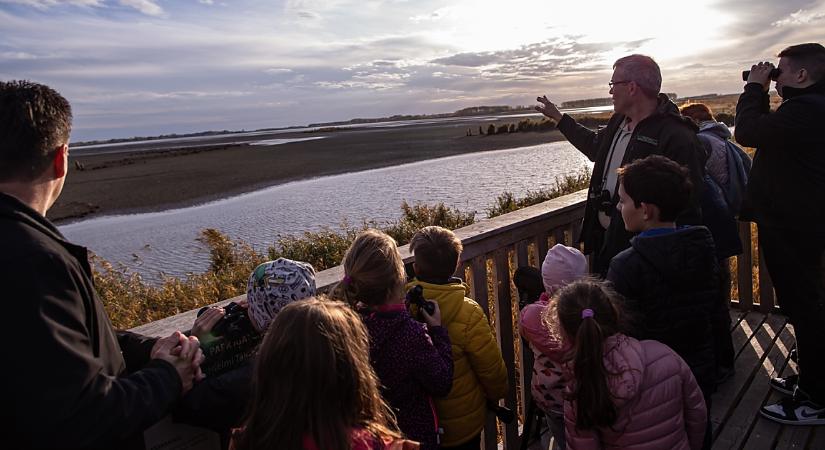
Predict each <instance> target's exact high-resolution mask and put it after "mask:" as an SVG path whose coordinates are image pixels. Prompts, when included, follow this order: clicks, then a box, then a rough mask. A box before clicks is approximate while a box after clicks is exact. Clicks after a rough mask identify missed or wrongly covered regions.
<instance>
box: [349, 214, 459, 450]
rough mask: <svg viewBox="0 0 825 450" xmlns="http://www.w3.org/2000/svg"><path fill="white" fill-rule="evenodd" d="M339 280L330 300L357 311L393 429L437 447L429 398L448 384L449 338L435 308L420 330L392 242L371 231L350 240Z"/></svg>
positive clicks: (424, 445)
mask: <svg viewBox="0 0 825 450" xmlns="http://www.w3.org/2000/svg"><path fill="white" fill-rule="evenodd" d="M342 266H343V268H344V278H343V280H342V281H341V282H340V283H338V284H337V285H336V287H335V289H334V290H333V296H335V297H336V298H340V299H343V300H345V301H347V302H348V303H349V304H350V305H351V306H352V307H353V308H354V309H355V310H357V311H358V312H359V313H360V315H361V318H362V320H363V321H364V324H365V325H366V327H367V330H368V331H369V336H370V362H371V363H372V366H373V368H374V369H375V372H376V373H377V374H378V378H379V379H380V380H381V388H382V393H383V394H384V397H385V398H386V399H387V401H388V402H389V404H390V406H391V407H392V409H393V410H394V411H395V415H396V417H397V418H398V426H399V428H401V431H402V432H403V433H404V434H405V436H407V437H408V438H410V439H412V440H415V441H418V442H420V443H421V448H422V449H437V448H439V428H440V427H439V424H438V416H437V414H436V411H435V408H434V404H433V401H432V397H442V396H444V395H446V394H447V393H448V392H449V391H450V388H451V386H452V380H453V360H452V353H451V350H450V349H451V347H450V337H449V336H448V335H447V330H446V329H445V328H444V327H442V326H441V311H440V309H439V308H438V305H434V306H435V308H434V310H433V312H432V314H427V313H426V312H423V313H422V314H423V317H424V320H425V322H426V327H425V326H424V325H423V324H421V323H419V322H418V321H416V320H415V319H413V318H412V316H410V313H409V312H408V311H407V308H406V306H405V304H404V282H405V281H406V272H405V271H404V262H403V261H402V260H401V255H400V254H399V253H398V247H397V245H396V243H395V240H394V239H393V238H391V237H390V236H388V235H387V234H385V233H382V232H380V231H377V230H366V231H364V232H362V233H361V234H359V235H358V237H356V239H355V241H354V242H353V243H352V245H351V246H350V248H349V249H348V250H347V253H346V255H345V256H344V261H343V263H342Z"/></svg>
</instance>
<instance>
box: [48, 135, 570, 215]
mask: <svg viewBox="0 0 825 450" xmlns="http://www.w3.org/2000/svg"><path fill="white" fill-rule="evenodd" d="M516 122H517V121H516ZM491 123H494V124H502V123H512V120H507V119H501V120H496V121H489V120H486V121H467V122H463V123H443V124H438V123H436V124H425V125H414V126H407V127H397V128H364V129H349V130H346V131H335V132H323V131H319V132H314V133H306V132H296V133H289V134H285V133H278V134H277V137H278V138H306V137H314V136H317V137H323V139H316V140H307V141H301V142H291V143H288V144H281V145H249V144H246V143H243V144H237V143H231V144H222V143H220V142H216V143H205V144H204V145H203V146H199V147H194V148H193V147H185V148H177V149H175V148H166V149H164V148H156V147H149V148H146V149H140V150H135V151H130V152H118V153H108V154H107V153H97V154H94V155H84V154H83V153H82V152H76V153H73V154H70V169H69V174H68V177H67V180H66V184H65V186H64V189H63V193H62V195H61V196H60V198H59V199H58V201H57V202H56V203H55V205H54V206H53V207H52V208H51V209H50V210H49V214H48V217H49V219H51V220H52V221H54V222H55V223H56V224H58V225H65V224H68V223H72V222H76V221H79V220H83V219H89V218H93V217H100V216H107V215H116V214H134V213H145V212H158V211H164V210H168V209H174V208H181V207H187V206H194V205H198V204H202V203H206V202H209V201H214V200H219V199H223V198H227V197H232V196H236V195H240V194H244V193H248V192H253V191H256V190H260V189H263V188H267V187H271V186H276V185H279V184H284V183H288V182H292V181H299V180H305V179H310V178H316V177H322V176H330V175H337V174H342V173H348V172H356V171H362V170H369V169H377V168H382V167H389V166H395V165H399V164H406V163H410V162H416V161H423V160H428V159H434V158H440V157H446V156H454V155H460V154H467V153H476V152H484V151H492V150H502V149H507V148H516V147H524V146H530V145H537V144H542V143H548V142H554V141H559V140H563V139H564V137H563V136H562V135H561V133H560V132H558V131H557V130H553V131H549V132H518V133H510V134H501V135H493V136H488V135H484V136H479V135H478V134H477V133H478V128H479V126H481V127H483V128H484V129H485V130H486V128H487V126H488V125H489V124H491ZM468 130H472V132H473V135H472V136H467V135H466V133H467V131H468ZM270 138H271V136H260V140H266V139H270Z"/></svg>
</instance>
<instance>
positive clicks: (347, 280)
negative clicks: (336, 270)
mask: <svg viewBox="0 0 825 450" xmlns="http://www.w3.org/2000/svg"><path fill="white" fill-rule="evenodd" d="M341 281H342V282H343V283H346V284H349V282H350V281H352V278H351V277H350V276H349V275H344V279H343V280H341Z"/></svg>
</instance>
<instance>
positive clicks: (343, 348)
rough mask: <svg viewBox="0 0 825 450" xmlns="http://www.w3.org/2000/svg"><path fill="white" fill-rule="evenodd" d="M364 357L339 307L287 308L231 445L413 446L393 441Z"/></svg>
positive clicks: (361, 341) (356, 323)
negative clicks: (248, 406) (244, 415)
mask: <svg viewBox="0 0 825 450" xmlns="http://www.w3.org/2000/svg"><path fill="white" fill-rule="evenodd" d="M368 356H369V338H368V337H367V332H366V330H365V328H364V325H363V324H362V323H361V320H360V319H359V318H358V315H357V314H355V313H354V312H353V311H352V310H351V309H350V308H349V307H348V306H347V305H346V304H344V303H342V302H335V301H331V300H329V299H324V298H311V299H308V300H302V301H297V302H294V303H290V304H289V305H287V306H286V307H284V308H283V309H282V310H280V312H279V314H278V315H277V317H275V320H274V322H273V323H272V326H271V327H270V328H269V331H267V333H266V337H265V338H264V341H263V343H262V344H261V349H260V352H259V353H258V355H257V359H256V362H255V371H254V375H253V379H252V393H253V395H252V396H251V405H250V408H249V410H248V412H247V415H246V418H245V420H244V422H243V426H242V428H240V429H238V430H236V431H235V433H234V435H233V438H232V443H231V445H230V448H233V449H235V450H250V449H262V448H278V449H285V450H319V449H323V450H375V449H393V450H395V449H401V448H416V447H415V446H413V447H410V446H408V445H405V443H404V442H403V441H402V440H400V439H399V438H400V433H399V432H398V429H397V427H396V424H395V420H394V418H393V415H392V412H391V411H390V410H389V407H388V406H387V405H386V403H384V401H383V399H382V398H381V395H380V393H379V389H378V386H379V382H378V379H377V377H376V376H375V372H374V371H373V370H372V367H371V366H370V364H369V359H368Z"/></svg>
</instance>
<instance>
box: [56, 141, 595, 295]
mask: <svg viewBox="0 0 825 450" xmlns="http://www.w3.org/2000/svg"><path fill="white" fill-rule="evenodd" d="M585 166H588V167H592V164H591V163H589V162H588V161H587V159H586V158H585V157H584V156H583V155H582V154H581V153H580V152H579V151H577V150H576V149H575V148H574V147H573V146H572V145H570V144H569V143H568V142H566V141H563V142H553V143H548V144H542V145H536V146H530V147H520V148H514V149H507V150H498V151H491V152H483V153H474V154H468V155H461V156H452V157H447V158H439V159H432V160H427V161H421V162H416V163H411V164H403V165H399V166H394V167H388V168H383V169H374V170H367V171H361V172H353V173H347V174H343V175H334V176H327V177H320V178H315V179H309V180H303V181H296V182H291V183H286V184H282V185H278V186H273V187H270V188H266V189H262V190H259V191H255V192H251V193H248V194H243V195H239V196H236V197H231V198H227V199H223V200H218V201H214V202H210V203H206V204H202V205H198V206H193V207H188V208H181V209H175V210H169V211H163V212H156V213H145V214H132V215H120V216H109V217H100V218H93V219H89V220H84V221H81V222H75V223H72V224H68V225H64V226H61V227H60V229H61V231H62V232H63V233H64V234H65V235H66V237H67V238H68V239H69V240H70V241H72V242H76V243H78V244H81V245H85V246H87V247H89V248H90V249H91V250H92V251H94V252H95V253H97V254H98V255H100V256H102V257H104V258H106V259H107V260H109V261H111V262H121V263H123V264H124V265H126V266H127V267H128V268H130V269H132V270H135V271H138V272H140V273H141V274H143V275H144V276H145V277H146V278H148V279H153V278H155V277H156V276H157V274H158V273H159V272H163V273H166V274H170V275H175V276H182V275H184V274H186V273H189V272H202V271H204V270H206V268H207V267H208V262H209V258H208V256H209V255H208V252H207V251H206V248H205V246H203V245H201V244H200V243H198V242H197V241H196V238H197V237H198V235H199V232H200V231H201V230H203V229H205V228H216V229H218V230H220V231H222V232H224V233H226V234H228V235H229V236H230V237H232V238H234V239H242V240H244V241H246V242H248V243H250V244H252V246H253V247H254V248H255V249H256V250H258V251H261V252H264V251H265V250H266V248H267V246H270V245H272V244H273V242H274V241H275V239H276V237H277V236H278V235H279V234H280V235H297V234H300V233H302V232H304V231H318V230H320V229H321V228H322V227H324V226H330V227H333V228H335V227H337V226H338V225H340V224H341V223H342V221H344V220H346V221H348V222H349V223H351V224H360V223H361V221H362V220H364V219H367V220H377V221H391V220H394V219H397V218H398V217H399V216H400V214H401V213H400V208H399V206H400V205H401V202H402V201H405V200H406V201H407V202H408V203H411V204H413V203H416V202H424V203H427V204H435V203H437V202H444V203H445V204H446V205H448V206H452V207H456V208H459V209H461V210H462V211H476V212H477V213H478V215H479V218H482V217H484V216H485V210H486V208H488V207H490V206H491V205H492V204H493V202H494V201H495V198H496V197H497V196H498V195H500V194H501V193H503V192H505V191H510V192H512V193H514V194H516V195H517V196H521V195H524V194H525V193H526V192H527V191H528V190H538V189H542V188H548V187H551V186H553V185H554V183H555V179H556V177H558V176H562V175H564V174H568V173H572V172H576V171H579V170H581V168H582V167H585Z"/></svg>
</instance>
